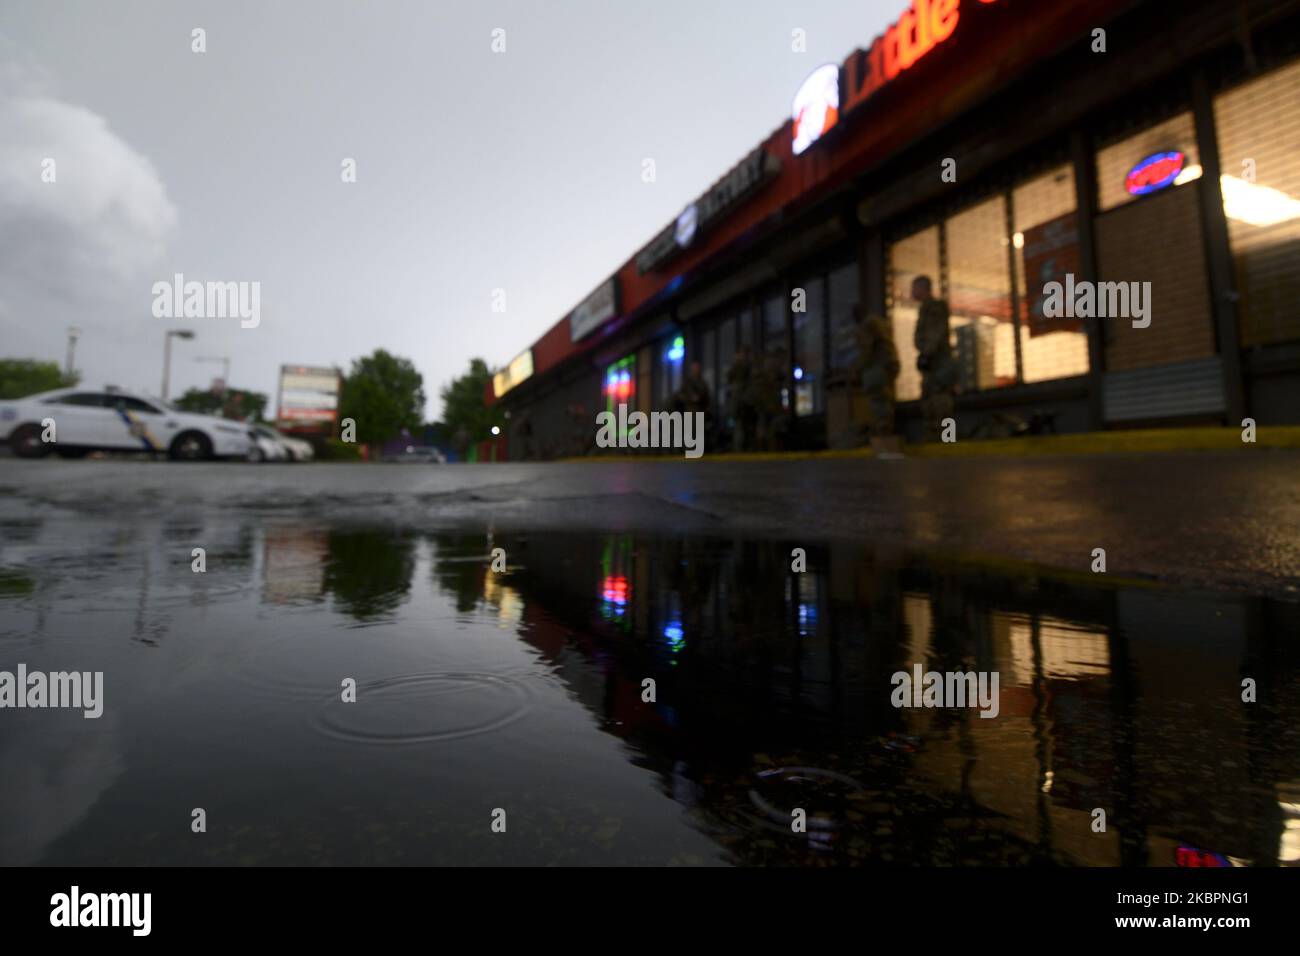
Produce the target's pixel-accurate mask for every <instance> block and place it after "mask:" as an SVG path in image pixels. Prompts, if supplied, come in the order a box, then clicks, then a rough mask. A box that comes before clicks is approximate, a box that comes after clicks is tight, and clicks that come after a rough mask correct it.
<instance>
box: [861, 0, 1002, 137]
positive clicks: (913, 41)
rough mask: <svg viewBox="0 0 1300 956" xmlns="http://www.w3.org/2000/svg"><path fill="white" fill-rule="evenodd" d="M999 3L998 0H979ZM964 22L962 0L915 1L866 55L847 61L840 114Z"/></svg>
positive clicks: (892, 77) (870, 93) (873, 44)
mask: <svg viewBox="0 0 1300 956" xmlns="http://www.w3.org/2000/svg"><path fill="white" fill-rule="evenodd" d="M978 2H979V3H983V4H989V3H997V0H978ZM959 19H961V0H915V2H914V3H913V4H912V5H911V6H910V7H908V9H907V11H906V12H905V13H904V14H903V15H902V16H901V17H899V18H898V22H897V23H895V24H894V25H893V26H891V27H890V28H889V29H888V30H886V31H885V32H884V34H883V35H882V36H879V37H877V38H876V40H875V42H874V43H872V44H871V49H870V50H868V51H867V52H866V53H865V54H863V53H861V52H860V51H854V52H853V53H852V54H851V55H850V56H849V58H848V59H847V60H846V61H845V62H844V72H845V77H846V82H845V86H846V87H847V89H846V90H845V95H843V96H842V97H841V104H842V105H841V112H843V113H847V112H849V111H850V110H852V109H853V108H854V107H856V106H858V105H860V104H862V103H863V102H865V101H866V100H867V99H868V98H869V97H870V96H871V95H872V94H873V93H875V92H876V90H878V89H880V88H881V87H882V86H884V85H885V84H886V83H888V82H889V81H890V80H892V79H895V78H896V77H897V76H898V75H899V74H900V73H902V72H903V71H904V70H907V69H910V68H911V67H912V66H914V65H915V64H916V63H918V62H919V61H920V60H921V59H922V58H923V57H924V56H925V55H926V54H927V53H929V52H930V51H931V50H933V49H934V48H935V47H936V46H938V45H939V44H940V43H942V42H943V41H944V40H947V39H948V38H949V37H950V36H952V34H953V31H954V30H956V29H957V21H958V20H959Z"/></svg>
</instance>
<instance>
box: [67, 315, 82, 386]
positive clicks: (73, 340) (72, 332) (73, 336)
mask: <svg viewBox="0 0 1300 956" xmlns="http://www.w3.org/2000/svg"><path fill="white" fill-rule="evenodd" d="M80 336H81V329H79V328H77V327H76V326H75V325H71V326H68V360H67V364H66V365H65V366H64V368H63V377H64V378H66V379H67V380H68V381H69V382H71V381H72V372H73V370H74V368H75V366H74V364H73V361H72V356H73V352H75V351H76V348H77V339H78V338H79V337H80Z"/></svg>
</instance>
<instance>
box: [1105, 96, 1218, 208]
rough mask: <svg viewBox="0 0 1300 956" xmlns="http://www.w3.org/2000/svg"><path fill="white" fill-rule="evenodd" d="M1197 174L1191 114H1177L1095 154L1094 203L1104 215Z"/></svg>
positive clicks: (1198, 163)
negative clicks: (1095, 181) (1107, 211)
mask: <svg viewBox="0 0 1300 956" xmlns="http://www.w3.org/2000/svg"><path fill="white" fill-rule="evenodd" d="M1200 175H1201V160H1200V154H1199V153H1198V152H1197V151H1196V127H1195V124H1194V123H1193V122H1192V114H1191V113H1179V114H1178V115H1177V116H1173V117H1170V118H1169V119H1167V120H1165V121H1164V122H1163V123H1157V124H1156V125H1155V126H1151V127H1148V128H1147V129H1144V130H1143V131H1142V132H1140V133H1137V134H1135V135H1132V136H1127V137H1125V138H1124V139H1122V140H1120V141H1119V142H1118V143H1114V144H1113V145H1110V146H1106V147H1104V148H1103V149H1100V150H1098V151H1097V201H1098V204H1099V205H1100V207H1101V210H1102V212H1105V211H1106V210H1107V209H1114V208H1115V207H1116V206H1122V205H1124V204H1125V203H1130V202H1133V201H1134V200H1136V199H1140V198H1141V197H1142V196H1145V195H1149V194H1151V193H1153V192H1160V191H1162V190H1163V189H1165V188H1168V187H1169V186H1181V185H1183V184H1185V183H1189V182H1191V181H1192V180H1195V179H1199V178H1200ZM1171 177H1172V178H1171Z"/></svg>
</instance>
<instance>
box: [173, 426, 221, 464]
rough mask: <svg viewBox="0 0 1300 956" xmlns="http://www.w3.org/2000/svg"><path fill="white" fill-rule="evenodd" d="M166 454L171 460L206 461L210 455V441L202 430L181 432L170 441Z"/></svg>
mask: <svg viewBox="0 0 1300 956" xmlns="http://www.w3.org/2000/svg"><path fill="white" fill-rule="evenodd" d="M168 454H169V455H170V456H171V458H172V460H173V461H207V460H208V459H209V458H211V457H212V442H210V441H209V440H208V436H207V435H205V434H203V433H202V432H182V433H181V434H179V435H177V436H176V440H175V441H173V442H172V444H171V448H170V449H169V450H168Z"/></svg>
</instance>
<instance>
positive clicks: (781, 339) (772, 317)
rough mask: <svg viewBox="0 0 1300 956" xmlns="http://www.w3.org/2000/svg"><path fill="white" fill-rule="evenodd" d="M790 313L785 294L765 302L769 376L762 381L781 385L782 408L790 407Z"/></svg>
mask: <svg viewBox="0 0 1300 956" xmlns="http://www.w3.org/2000/svg"><path fill="white" fill-rule="evenodd" d="M788 311H789V305H788V300H787V299H786V297H785V296H784V295H783V294H779V293H778V294H777V295H773V296H769V297H768V298H766V299H764V300H763V312H762V315H763V353H764V359H763V361H764V364H765V369H766V372H767V374H766V375H765V376H763V377H761V379H760V380H761V381H763V382H765V383H766V382H779V383H780V385H779V388H780V390H781V407H782V408H789V407H790V386H789V377H790V370H789V357H790V350H789V348H788V347H787V341H786V320H785V317H786V313H787V312H788ZM772 387H777V386H775V385H773V386H772Z"/></svg>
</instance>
